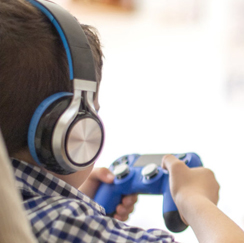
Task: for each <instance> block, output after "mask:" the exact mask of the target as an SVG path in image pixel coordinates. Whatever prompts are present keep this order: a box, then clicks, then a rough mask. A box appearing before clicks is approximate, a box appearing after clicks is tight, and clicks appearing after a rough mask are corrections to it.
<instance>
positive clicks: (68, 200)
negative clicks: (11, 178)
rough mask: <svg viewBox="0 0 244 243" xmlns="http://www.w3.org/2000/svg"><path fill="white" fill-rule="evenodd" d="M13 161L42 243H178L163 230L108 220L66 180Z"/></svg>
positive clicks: (102, 212) (98, 207)
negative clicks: (146, 228) (145, 228)
mask: <svg viewBox="0 0 244 243" xmlns="http://www.w3.org/2000/svg"><path fill="white" fill-rule="evenodd" d="M12 162H13V166H14V172H15V176H16V180H17V186H18V188H19V189H20V191H21V194H22V197H23V199H24V207H25V209H26V212H27V216H28V218H29V220H30V223H31V225H32V229H33V232H34V234H35V236H36V238H37V239H38V241H39V242H49V243H50V242H72V243H79V242H86V243H91V242H99V243H101V242H106V243H115V242H116V243H117V242H123V243H124V242H161V243H164V242H165V243H166V242H167V243H171V242H175V241H174V239H173V237H172V236H170V235H169V234H168V233H167V232H165V231H163V230H158V229H150V230H147V231H145V230H143V229H140V228H137V227H131V226H128V225H126V224H125V223H123V222H120V221H118V220H116V219H113V218H110V217H107V216H106V215H105V211H104V209H103V208H102V207H101V206H99V205H98V204H97V203H95V202H94V201H93V200H91V199H90V198H89V197H87V196H86V195H84V194H83V193H81V192H80V191H78V190H77V189H75V188H74V187H72V186H70V185H69V184H67V183H65V182H64V181H62V180H60V179H58V178H56V177H54V176H53V175H51V174H50V173H46V172H44V171H42V170H41V169H40V168H38V167H35V166H32V165H29V164H27V163H25V162H23V161H18V160H15V159H13V161H12Z"/></svg>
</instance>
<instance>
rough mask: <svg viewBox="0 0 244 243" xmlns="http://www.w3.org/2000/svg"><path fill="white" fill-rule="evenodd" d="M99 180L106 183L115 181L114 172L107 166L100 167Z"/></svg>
mask: <svg viewBox="0 0 244 243" xmlns="http://www.w3.org/2000/svg"><path fill="white" fill-rule="evenodd" d="M99 180H100V181H101V182H104V183H108V184H110V183H112V182H113V181H114V175H113V173H112V172H111V171H110V170H109V169H107V168H100V172H99Z"/></svg>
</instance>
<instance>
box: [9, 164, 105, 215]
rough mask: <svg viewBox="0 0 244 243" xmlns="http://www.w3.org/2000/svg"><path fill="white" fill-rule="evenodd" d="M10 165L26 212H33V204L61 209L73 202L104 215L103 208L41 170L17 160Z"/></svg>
mask: <svg viewBox="0 0 244 243" xmlns="http://www.w3.org/2000/svg"><path fill="white" fill-rule="evenodd" d="M12 165H13V168H14V174H15V178H16V184H17V187H18V189H19V190H20V193H21V195H22V197H23V199H24V203H25V207H26V210H28V208H29V209H31V210H33V205H35V204H36V206H37V205H38V206H39V207H44V205H45V204H47V205H56V204H60V205H63V206H60V208H62V207H66V206H67V205H69V204H70V203H72V202H73V203H77V204H78V205H83V207H87V208H89V209H91V210H92V211H94V213H101V214H103V215H104V214H105V211H104V208H103V207H101V206H100V205H99V204H97V203H96V202H94V201H93V200H91V199H90V198H89V197H88V196H86V195H85V194H83V193H82V192H80V191H79V190H77V189H76V188H74V187H72V186H71V185H69V184H67V183H66V182H64V181H63V180H61V179H59V178H57V177H55V176H53V175H52V174H50V173H48V172H46V171H44V170H43V169H41V168H39V167H37V166H33V165H31V164H28V163H26V162H24V161H20V160H17V159H12ZM34 201H37V202H36V203H34ZM28 202H32V203H29V204H28ZM40 205H42V206H40ZM78 205H77V207H78ZM56 207H57V206H56Z"/></svg>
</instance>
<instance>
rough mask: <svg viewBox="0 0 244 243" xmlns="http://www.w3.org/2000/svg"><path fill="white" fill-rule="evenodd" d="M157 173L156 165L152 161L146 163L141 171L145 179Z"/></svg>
mask: <svg viewBox="0 0 244 243" xmlns="http://www.w3.org/2000/svg"><path fill="white" fill-rule="evenodd" d="M157 174H158V166H157V165H156V164H154V163H151V164H148V165H146V166H145V167H144V168H143V169H142V171H141V175H142V176H143V177H144V178H146V179H147V180H150V179H152V178H153V177H154V176H156V175H157Z"/></svg>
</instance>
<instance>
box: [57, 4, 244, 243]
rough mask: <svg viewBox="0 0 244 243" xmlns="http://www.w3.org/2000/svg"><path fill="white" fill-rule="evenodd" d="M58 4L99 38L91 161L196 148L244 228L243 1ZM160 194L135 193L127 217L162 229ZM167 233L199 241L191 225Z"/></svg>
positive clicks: (189, 242)
mask: <svg viewBox="0 0 244 243" xmlns="http://www.w3.org/2000/svg"><path fill="white" fill-rule="evenodd" d="M56 2H57V3H59V4H60V5H62V6H63V7H65V8H66V9H68V10H69V11H70V12H71V13H72V14H73V15H75V16H76V17H77V18H78V19H79V20H80V22H81V23H85V24H90V25H93V26H95V27H96V28H97V29H98V30H99V33H100V38H101V42H102V45H103V51H104V55H105V60H104V70H103V79H102V85H101V89H100V105H101V109H100V112H99V114H100V116H101V117H102V119H103V122H104V124H105V129H106V141H105V146H104V149H103V153H102V155H101V156H100V159H99V161H98V162H97V164H96V166H99V167H100V166H106V167H108V166H109V165H110V164H111V163H112V162H113V161H114V160H115V159H117V158H118V157H120V156H122V155H125V154H130V153H141V154H150V153H151V154H153V153H184V152H196V153H198V154H199V155H200V157H201V159H202V161H203V163H204V166H205V167H209V168H210V169H212V170H213V171H214V173H215V175H216V177H217V180H218V182H219V183H220V185H221V190H220V201H219V208H220V209H221V210H222V211H224V212H225V213H226V214H227V215H228V216H229V217H231V218H232V219H233V220H234V221H235V222H236V223H237V224H239V225H240V226H241V227H242V228H243V229H244V208H243V205H244V196H243V195H242V189H243V186H244V176H243V168H244V166H243V163H244V159H243V154H244V0H211V1H210V0H185V1H181V0H170V1H169V0H161V1H158V0H97V1H96V0H56ZM162 202H163V197H162V196H145V195H141V196H139V200H138V203H137V204H136V208H135V211H134V213H133V214H132V215H131V217H130V219H129V220H128V222H127V223H128V224H130V225H134V226H139V227H142V228H144V229H147V228H163V229H165V226H164V222H163V218H162ZM196 217H197V215H196ZM230 233H231V232H230ZM174 235H175V238H176V239H177V240H178V241H179V242H182V243H193V242H197V240H196V238H195V236H194V234H193V232H192V230H191V229H190V228H188V229H187V230H186V231H184V232H182V233H177V234H174Z"/></svg>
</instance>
